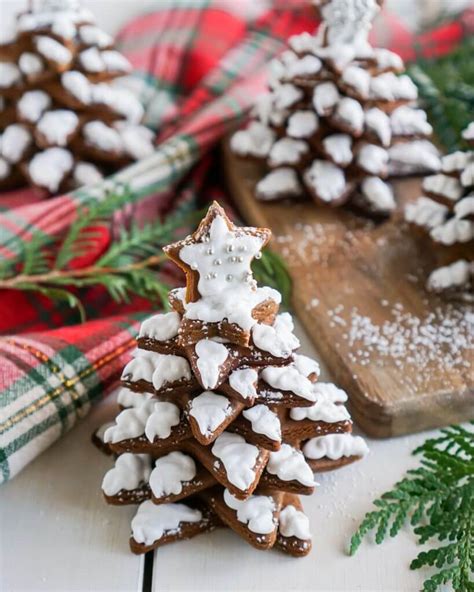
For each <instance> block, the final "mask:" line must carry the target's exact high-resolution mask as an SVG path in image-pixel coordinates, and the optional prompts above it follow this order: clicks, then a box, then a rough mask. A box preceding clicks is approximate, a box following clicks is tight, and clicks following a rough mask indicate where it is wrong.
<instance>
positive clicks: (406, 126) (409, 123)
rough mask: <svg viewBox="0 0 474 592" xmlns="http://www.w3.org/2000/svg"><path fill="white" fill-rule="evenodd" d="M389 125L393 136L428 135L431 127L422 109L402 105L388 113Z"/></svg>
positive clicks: (431, 129)
mask: <svg viewBox="0 0 474 592" xmlns="http://www.w3.org/2000/svg"><path fill="white" fill-rule="evenodd" d="M390 125H391V127H392V132H393V134H394V135H395V136H414V135H423V136H429V135H430V134H432V133H433V128H432V127H431V125H430V124H429V123H428V121H427V115H426V113H425V111H423V110H422V109H413V108H411V107H407V106H402V107H398V109H395V111H393V113H392V114H391V115H390Z"/></svg>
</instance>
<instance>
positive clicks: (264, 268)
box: [252, 249, 291, 308]
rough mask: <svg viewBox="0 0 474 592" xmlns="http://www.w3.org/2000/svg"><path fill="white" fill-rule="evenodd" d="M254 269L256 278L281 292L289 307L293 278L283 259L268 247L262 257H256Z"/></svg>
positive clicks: (264, 284) (284, 301) (285, 303)
mask: <svg viewBox="0 0 474 592" xmlns="http://www.w3.org/2000/svg"><path fill="white" fill-rule="evenodd" d="M252 271H253V273H254V276H255V279H256V280H257V281H258V282H259V283H260V284H261V285H263V286H270V287H272V288H275V289H276V290H278V291H279V292H280V293H281V296H282V302H283V304H284V305H285V306H286V307H287V308H288V307H289V306H290V297H291V278H290V276H289V274H288V270H287V268H286V265H285V263H284V261H283V259H282V258H281V257H280V256H279V255H277V254H276V253H274V252H273V251H269V250H268V249H266V250H264V251H262V257H261V258H260V259H254V261H253V265H252Z"/></svg>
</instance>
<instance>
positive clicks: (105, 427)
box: [94, 421, 115, 443]
mask: <svg viewBox="0 0 474 592" xmlns="http://www.w3.org/2000/svg"><path fill="white" fill-rule="evenodd" d="M113 425H115V423H114V422H113V421H108V422H107V423H103V424H102V425H101V426H100V427H99V428H97V430H96V431H95V434H94V435H95V437H96V438H98V439H99V440H100V441H101V442H102V443H104V442H105V440H104V434H105V432H106V431H107V430H108V429H109V428H110V427H111V426H113Z"/></svg>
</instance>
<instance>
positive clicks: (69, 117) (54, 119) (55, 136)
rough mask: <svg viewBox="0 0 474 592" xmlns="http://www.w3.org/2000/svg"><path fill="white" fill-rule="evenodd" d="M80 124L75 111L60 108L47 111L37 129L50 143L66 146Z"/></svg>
mask: <svg viewBox="0 0 474 592" xmlns="http://www.w3.org/2000/svg"><path fill="white" fill-rule="evenodd" d="M78 125H79V118H78V117H77V115H76V114H75V113H74V112H73V111H68V110H66V109H58V110H57V111H47V112H46V113H45V114H44V115H43V116H42V117H41V119H40V120H39V122H38V125H37V128H36V129H37V130H38V132H39V133H40V134H42V135H43V136H44V137H45V138H46V140H47V142H48V144H55V145H56V146H66V145H67V144H68V141H69V139H70V136H71V135H72V134H73V133H74V132H75V131H76V129H77V126H78Z"/></svg>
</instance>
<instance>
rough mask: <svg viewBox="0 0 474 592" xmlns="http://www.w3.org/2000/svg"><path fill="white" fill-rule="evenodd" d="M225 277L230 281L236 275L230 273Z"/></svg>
mask: <svg viewBox="0 0 474 592" xmlns="http://www.w3.org/2000/svg"><path fill="white" fill-rule="evenodd" d="M225 279H226V280H227V281H228V282H231V281H232V280H233V279H234V276H233V275H232V274H230V273H228V274H227V275H226V276H225Z"/></svg>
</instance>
